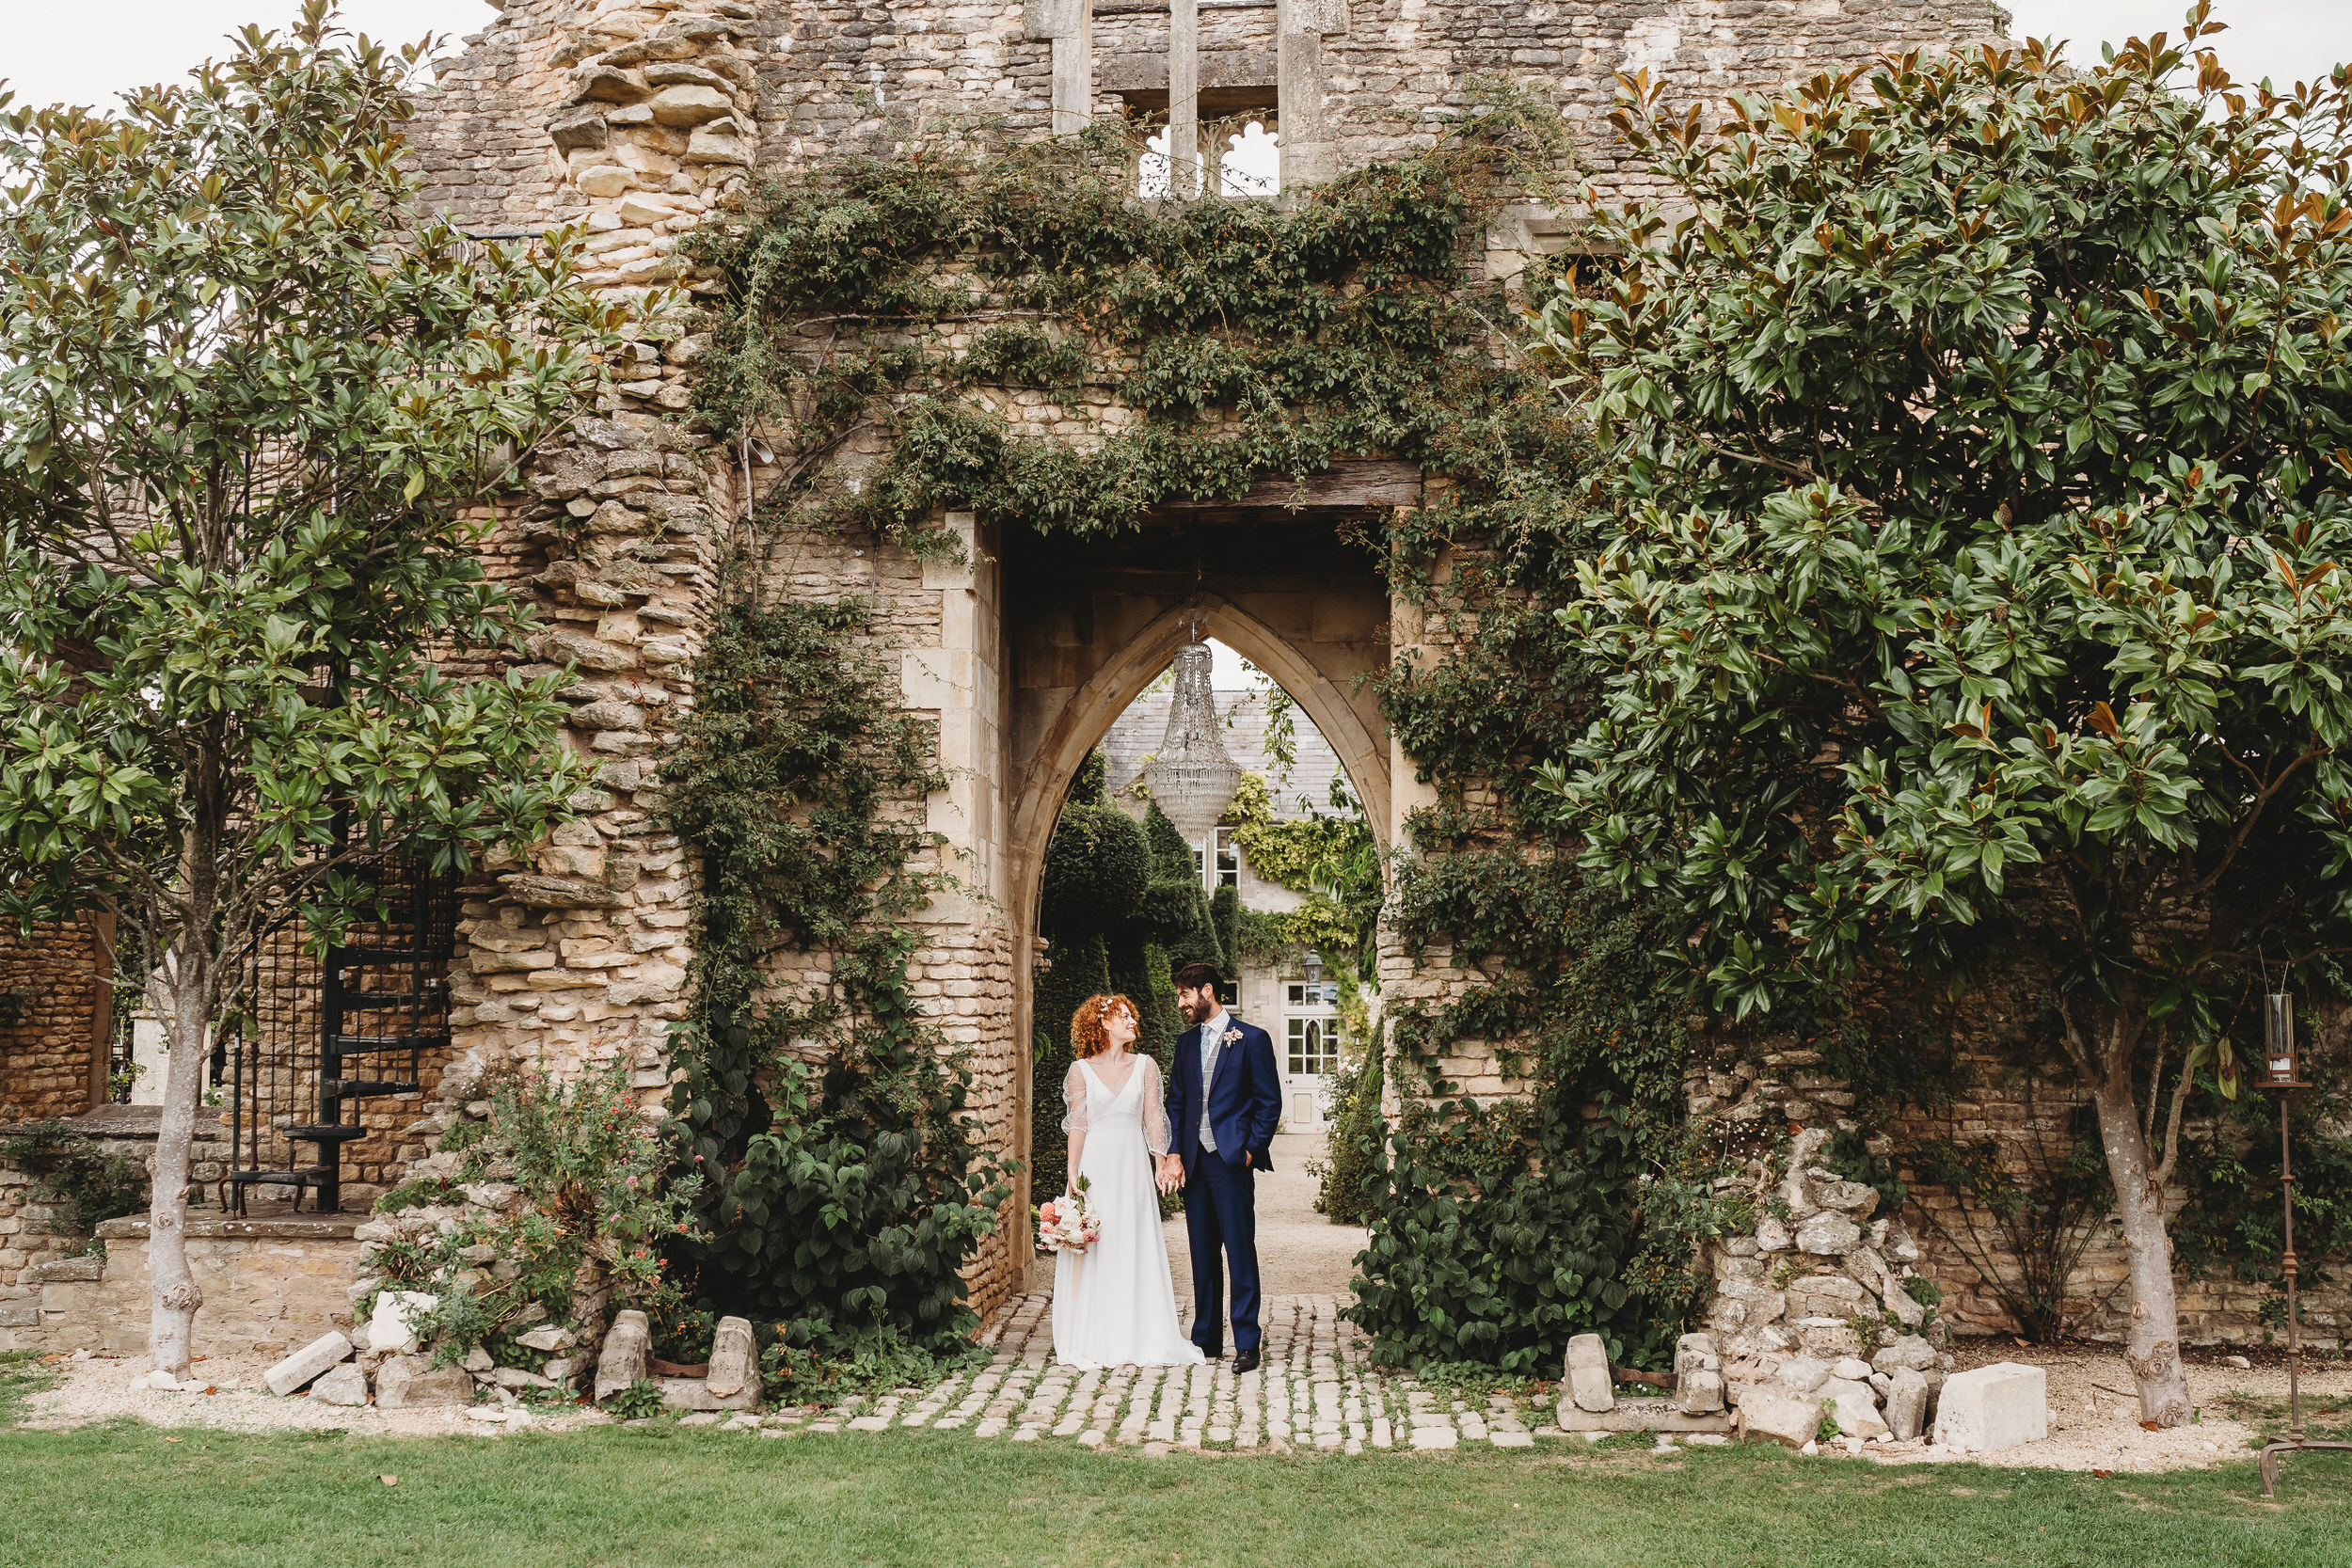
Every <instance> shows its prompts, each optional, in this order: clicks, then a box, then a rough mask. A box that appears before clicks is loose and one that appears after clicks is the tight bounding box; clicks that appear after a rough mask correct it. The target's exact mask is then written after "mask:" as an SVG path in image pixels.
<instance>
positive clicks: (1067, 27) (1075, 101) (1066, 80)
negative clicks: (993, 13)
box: [1022, 0, 1094, 136]
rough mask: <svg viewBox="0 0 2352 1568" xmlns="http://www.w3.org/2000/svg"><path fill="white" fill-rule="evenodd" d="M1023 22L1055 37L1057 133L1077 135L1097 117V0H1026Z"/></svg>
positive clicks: (1034, 32) (1029, 29)
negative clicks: (1095, 112)
mask: <svg viewBox="0 0 2352 1568" xmlns="http://www.w3.org/2000/svg"><path fill="white" fill-rule="evenodd" d="M1022 25H1023V28H1024V30H1025V32H1026V33H1027V34H1028V36H1029V37H1030V38H1032V39H1050V40H1053V45H1054V116H1053V130H1054V135H1057V136H1073V135H1077V134H1078V133H1079V132H1081V131H1083V130H1085V129H1086V128H1087V122H1088V121H1089V120H1090V119H1093V118H1094V0H1025V5H1024V7H1023V8H1022Z"/></svg>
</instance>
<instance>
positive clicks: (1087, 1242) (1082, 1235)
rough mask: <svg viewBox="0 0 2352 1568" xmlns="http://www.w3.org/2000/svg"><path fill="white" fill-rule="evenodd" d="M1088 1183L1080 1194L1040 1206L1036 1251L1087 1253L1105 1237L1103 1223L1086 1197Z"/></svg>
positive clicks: (1080, 1187) (1081, 1181)
mask: <svg viewBox="0 0 2352 1568" xmlns="http://www.w3.org/2000/svg"><path fill="white" fill-rule="evenodd" d="M1087 1186H1088V1182H1087V1179H1086V1178H1085V1177H1083V1176H1081V1177H1080V1178H1078V1190H1077V1191H1076V1192H1075V1193H1064V1194H1063V1195H1062V1196H1059V1197H1057V1198H1055V1199H1053V1200H1052V1201H1051V1202H1048V1203H1041V1204H1040V1205H1038V1211H1037V1249H1038V1251H1040V1252H1084V1251H1085V1250H1086V1249H1087V1248H1089V1247H1090V1246H1092V1245H1093V1244H1094V1239H1095V1238H1096V1237H1097V1236H1100V1235H1101V1234H1102V1233H1103V1222H1102V1220H1101V1219H1100V1218H1099V1217H1098V1216H1097V1215H1096V1214H1095V1212H1094V1204H1093V1203H1092V1201H1090V1200H1089V1198H1088V1196H1087Z"/></svg>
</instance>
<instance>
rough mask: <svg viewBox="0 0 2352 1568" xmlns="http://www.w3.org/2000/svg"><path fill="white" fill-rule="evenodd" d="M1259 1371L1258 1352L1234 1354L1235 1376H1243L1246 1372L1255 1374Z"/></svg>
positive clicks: (1250, 1351) (1245, 1351)
mask: <svg viewBox="0 0 2352 1568" xmlns="http://www.w3.org/2000/svg"><path fill="white" fill-rule="evenodd" d="M1256 1370H1258V1353H1257V1352H1256V1351H1254V1350H1240V1351H1235V1352H1234V1353H1233V1375H1234V1376H1235V1377H1239V1376H1241V1374H1242V1373H1244V1372H1254V1371H1256Z"/></svg>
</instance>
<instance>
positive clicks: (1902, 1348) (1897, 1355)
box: [1870, 1334, 1937, 1372]
mask: <svg viewBox="0 0 2352 1568" xmlns="http://www.w3.org/2000/svg"><path fill="white" fill-rule="evenodd" d="M1936 1358H1937V1357H1936V1349H1935V1347H1934V1346H1933V1345H1931V1344H1929V1343H1928V1342H1927V1341H1926V1340H1925V1339H1923V1338H1920V1337H1919V1336H1918V1335H1916V1334H1906V1335H1904V1336H1903V1337H1902V1338H1899V1339H1898V1340H1896V1341H1895V1342H1894V1343H1893V1344H1891V1345H1888V1346H1887V1347H1885V1348H1884V1349H1883V1350H1882V1351H1880V1352H1879V1353H1878V1354H1876V1355H1873V1356H1872V1357H1870V1365H1871V1366H1873V1367H1876V1368H1877V1369H1878V1370H1880V1371H1882V1372H1891V1371H1894V1370H1896V1369H1898V1368H1900V1367H1909V1368H1910V1369H1911V1370H1913V1371H1915V1372H1924V1371H1926V1370H1928V1369H1929V1368H1931V1367H1932V1366H1934V1365H1935V1364H1936Z"/></svg>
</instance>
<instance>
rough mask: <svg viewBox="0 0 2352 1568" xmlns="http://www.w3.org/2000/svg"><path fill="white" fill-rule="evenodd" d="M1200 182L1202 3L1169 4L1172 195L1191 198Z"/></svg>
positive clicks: (1178, 1) (1182, 1)
mask: <svg viewBox="0 0 2352 1568" xmlns="http://www.w3.org/2000/svg"><path fill="white" fill-rule="evenodd" d="M1199 181H1200V0H1168V195H1170V196H1172V197H1178V198H1189V197H1190V196H1191V195H1192V194H1193V193H1194V191H1196V190H1198V189H1199V188H1200V186H1199ZM1209 194H1211V195H1215V194H1216V193H1215V192H1210V193H1209Z"/></svg>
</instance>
